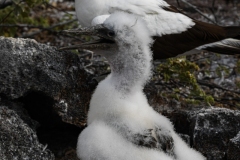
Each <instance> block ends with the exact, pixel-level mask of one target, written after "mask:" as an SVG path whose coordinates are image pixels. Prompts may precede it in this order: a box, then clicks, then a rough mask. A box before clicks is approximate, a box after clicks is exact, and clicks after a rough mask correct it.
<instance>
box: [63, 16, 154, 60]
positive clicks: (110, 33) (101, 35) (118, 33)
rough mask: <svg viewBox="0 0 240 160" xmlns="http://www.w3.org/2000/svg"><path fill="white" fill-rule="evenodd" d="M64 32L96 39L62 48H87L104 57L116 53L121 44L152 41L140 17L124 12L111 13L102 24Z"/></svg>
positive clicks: (125, 45)
mask: <svg viewBox="0 0 240 160" xmlns="http://www.w3.org/2000/svg"><path fill="white" fill-rule="evenodd" d="M65 32H66V33H72V34H74V35H90V36H96V37H98V39H95V40H93V41H90V42H86V43H82V44H80V45H75V46H69V47H63V48H61V49H62V50H66V49H88V50H92V51H94V53H95V54H100V55H103V56H105V57H107V56H109V54H113V53H116V52H117V51H119V50H120V48H121V47H123V46H124V47H125V48H127V47H128V46H131V45H133V44H134V45H135V44H139V45H147V46H149V45H150V44H151V42H152V40H151V37H150V33H149V31H148V29H147V27H146V25H145V22H144V21H143V20H142V18H140V17H138V16H136V15H132V14H129V13H125V12H116V13H113V14H111V16H110V17H109V18H108V19H107V20H106V21H105V22H104V23H103V24H100V25H96V26H93V27H86V28H81V29H78V30H67V31H65Z"/></svg>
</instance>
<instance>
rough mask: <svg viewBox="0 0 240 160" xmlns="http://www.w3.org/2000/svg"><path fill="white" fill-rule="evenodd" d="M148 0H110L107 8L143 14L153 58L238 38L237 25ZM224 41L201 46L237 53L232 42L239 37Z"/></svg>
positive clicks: (156, 0) (210, 49) (214, 50)
mask: <svg viewBox="0 0 240 160" xmlns="http://www.w3.org/2000/svg"><path fill="white" fill-rule="evenodd" d="M150 1H151V2H149V1H144V2H143V1H133V0H122V1H121V2H120V1H113V3H110V8H111V9H110V11H113V10H114V11H116V10H120V11H125V12H130V13H134V14H138V15H140V16H141V17H143V18H144V20H145V21H146V25H147V26H148V28H149V30H150V32H151V34H152V35H153V36H154V40H155V41H154V43H153V46H152V50H153V56H154V59H165V58H170V57H175V56H177V55H180V54H183V53H185V52H188V51H190V50H192V49H194V48H197V47H199V46H202V45H205V44H209V43H213V42H217V41H221V40H224V39H226V38H239V35H240V27H238V26H236V27H221V26H218V25H214V24H210V23H206V22H201V21H198V20H195V19H192V18H190V17H188V16H187V15H185V14H184V13H183V12H182V11H181V10H180V9H178V8H176V7H173V6H170V5H169V4H167V3H166V2H165V1H161V0H150ZM133 24H134V22H133ZM237 36H238V37H237ZM225 42H227V43H228V45H222V44H221V45H220V43H221V42H219V43H216V44H213V45H212V46H211V47H210V46H208V47H202V49H204V50H208V51H213V52H218V53H220V54H240V47H236V45H235V44H236V43H237V44H240V41H235V40H234V41H232V40H228V41H225ZM232 45H233V46H232Z"/></svg>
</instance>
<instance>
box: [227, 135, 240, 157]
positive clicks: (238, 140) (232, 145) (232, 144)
mask: <svg viewBox="0 0 240 160" xmlns="http://www.w3.org/2000/svg"><path fill="white" fill-rule="evenodd" d="M227 159H228V160H240V132H238V134H237V135H236V137H234V138H232V139H230V141H229V144H228V150H227Z"/></svg>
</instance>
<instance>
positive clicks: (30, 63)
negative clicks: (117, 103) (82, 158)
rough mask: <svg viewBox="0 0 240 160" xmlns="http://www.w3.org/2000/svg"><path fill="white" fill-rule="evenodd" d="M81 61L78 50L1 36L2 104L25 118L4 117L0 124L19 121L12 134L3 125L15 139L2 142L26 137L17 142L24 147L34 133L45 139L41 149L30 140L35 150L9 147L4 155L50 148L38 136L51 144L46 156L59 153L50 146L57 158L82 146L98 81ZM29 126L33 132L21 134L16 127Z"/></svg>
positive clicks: (0, 85) (4, 134)
mask: <svg viewBox="0 0 240 160" xmlns="http://www.w3.org/2000/svg"><path fill="white" fill-rule="evenodd" d="M81 61H82V59H80V58H79V57H78V55H77V54H74V53H71V52H61V51H58V50H57V49H56V48H54V47H51V46H47V45H44V44H40V43H37V42H36V41H35V40H31V39H20V38H19V39H15V38H4V37H0V82H1V83H0V105H2V106H7V108H6V107H5V108H4V110H7V111H8V112H9V114H10V115H12V114H13V116H15V117H17V121H19V123H20V122H21V124H17V126H15V125H13V124H5V123H4V122H3V123H1V122H0V128H3V127H6V125H9V127H8V128H11V126H10V125H13V126H12V127H15V128H14V129H12V130H7V131H8V132H6V133H7V134H6V133H5V132H1V131H2V130H0V137H2V140H4V139H5V140H6V141H9V143H6V144H4V145H2V146H1V147H3V148H6V146H7V145H11V144H12V143H13V142H11V141H10V140H11V138H21V140H20V139H19V140H18V141H19V143H16V144H13V145H12V146H13V148H17V146H19V147H22V143H25V141H26V143H28V139H33V141H34V143H36V145H39V146H36V147H38V148H39V147H40V149H39V151H38V149H36V148H33V147H31V146H30V145H29V146H26V150H29V151H25V150H24V151H21V150H17V151H15V150H13V149H11V150H7V149H3V150H1V151H0V152H1V156H2V157H4V158H3V159H4V160H5V159H11V160H12V159H13V158H11V157H10V156H17V155H18V154H19V156H20V158H18V157H17V159H24V158H21V156H22V157H23V155H22V154H26V156H25V157H26V159H27V156H29V157H33V156H34V154H40V150H44V149H43V147H42V146H43V145H42V146H41V144H40V143H39V142H35V141H36V140H37V138H38V139H39V140H40V142H41V143H42V144H44V145H45V144H48V145H47V149H46V153H45V152H43V154H44V155H41V156H42V159H44V156H45V157H46V158H45V159H51V158H52V159H53V155H52V153H47V152H49V150H48V149H51V151H52V152H53V153H54V154H55V155H56V158H57V157H58V156H62V155H63V154H65V151H67V150H68V149H67V148H75V147H76V142H77V137H78V135H79V133H80V131H81V130H82V127H83V126H85V123H86V113H87V111H88V106H89V100H90V97H91V95H92V92H93V90H94V89H95V86H96V82H95V81H94V80H91V79H92V78H91V77H92V75H91V74H90V73H88V72H86V71H85V69H84V67H83V66H82V63H81ZM23 108H24V109H23ZM9 110H10V111H9ZM12 110H13V111H12ZM8 112H7V113H8ZM26 112H28V113H26ZM25 113H26V114H25ZM33 119H34V120H33ZM35 120H36V121H35ZM64 122H67V123H64ZM23 124H24V125H23ZM71 124H74V125H75V126H74V125H71ZM19 126H23V128H21V127H19ZM76 126H78V127H76ZM27 127H28V128H27ZM25 128H27V129H26V132H27V133H29V134H27V133H26V135H25V136H24V137H23V136H22V135H19V136H22V137H15V135H16V132H19V133H20V132H23V131H22V130H24V129H25ZM11 131H12V132H11ZM37 136H38V137H37ZM34 138H35V139H34ZM29 143H30V142H29ZM14 145H16V146H14ZM31 148H32V149H33V150H32V149H31ZM35 151H36V152H35ZM34 152H35V153H34ZM73 156H75V155H74V154H73ZM75 158H76V156H75ZM0 159H1V158H0ZM29 159H34V160H35V159H38V157H36V158H34V157H33V158H29Z"/></svg>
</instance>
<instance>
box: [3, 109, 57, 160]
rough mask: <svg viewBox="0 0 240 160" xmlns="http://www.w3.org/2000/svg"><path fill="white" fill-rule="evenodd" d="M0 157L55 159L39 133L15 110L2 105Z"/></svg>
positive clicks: (10, 159)
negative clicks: (42, 141)
mask: <svg viewBox="0 0 240 160" xmlns="http://www.w3.org/2000/svg"><path fill="white" fill-rule="evenodd" d="M0 157H1V159H2V160H20V159H24V160H33V159H34V160H53V159H54V155H53V154H52V153H51V152H50V151H49V150H48V149H46V146H43V145H42V144H40V143H39V141H38V138H37V135H36V133H35V131H34V130H33V129H31V128H30V127H29V126H28V125H27V124H26V123H25V122H24V121H23V120H22V119H21V118H20V116H19V115H18V114H17V113H16V112H15V111H13V110H11V109H9V108H8V107H7V106H3V105H0Z"/></svg>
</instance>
